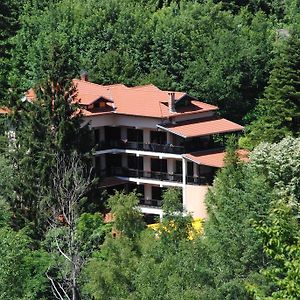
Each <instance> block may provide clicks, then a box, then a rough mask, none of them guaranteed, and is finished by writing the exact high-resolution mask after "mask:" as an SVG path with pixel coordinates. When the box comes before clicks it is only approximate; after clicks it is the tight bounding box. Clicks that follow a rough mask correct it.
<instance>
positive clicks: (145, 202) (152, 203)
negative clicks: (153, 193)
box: [139, 198, 162, 208]
mask: <svg viewBox="0 0 300 300" xmlns="http://www.w3.org/2000/svg"><path fill="white" fill-rule="evenodd" d="M139 205H141V206H146V207H154V208H161V206H162V200H156V199H143V198H141V199H140V203H139Z"/></svg>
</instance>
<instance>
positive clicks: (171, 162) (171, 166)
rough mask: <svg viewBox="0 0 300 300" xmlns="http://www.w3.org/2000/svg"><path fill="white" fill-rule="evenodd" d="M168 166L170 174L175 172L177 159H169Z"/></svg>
mask: <svg viewBox="0 0 300 300" xmlns="http://www.w3.org/2000/svg"><path fill="white" fill-rule="evenodd" d="M167 168H168V173H169V174H174V172H175V159H174V158H168V159H167Z"/></svg>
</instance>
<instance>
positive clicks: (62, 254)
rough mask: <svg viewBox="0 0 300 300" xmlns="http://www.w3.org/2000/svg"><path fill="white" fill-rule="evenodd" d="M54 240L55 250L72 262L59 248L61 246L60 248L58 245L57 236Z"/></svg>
mask: <svg viewBox="0 0 300 300" xmlns="http://www.w3.org/2000/svg"><path fill="white" fill-rule="evenodd" d="M55 242H56V246H57V250H58V251H59V253H60V254H61V255H62V256H63V257H64V258H65V259H67V260H68V261H70V262H72V260H71V258H70V257H69V256H68V255H67V254H65V253H64V252H63V251H62V250H61V248H60V246H59V244H58V241H57V238H55Z"/></svg>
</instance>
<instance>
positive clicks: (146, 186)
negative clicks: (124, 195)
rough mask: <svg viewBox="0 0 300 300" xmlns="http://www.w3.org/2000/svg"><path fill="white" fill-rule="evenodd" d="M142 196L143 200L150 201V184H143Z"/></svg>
mask: <svg viewBox="0 0 300 300" xmlns="http://www.w3.org/2000/svg"><path fill="white" fill-rule="evenodd" d="M144 194H145V195H144V198H145V200H150V199H152V189H151V185H150V184H144Z"/></svg>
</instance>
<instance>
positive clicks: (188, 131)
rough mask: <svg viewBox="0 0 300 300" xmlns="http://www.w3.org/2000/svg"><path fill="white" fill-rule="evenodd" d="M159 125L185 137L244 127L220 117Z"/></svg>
mask: <svg viewBox="0 0 300 300" xmlns="http://www.w3.org/2000/svg"><path fill="white" fill-rule="evenodd" d="M157 127H159V128H161V129H163V130H165V131H169V132H171V133H173V134H176V135H179V136H181V137H183V138H191V137H197V136H205V135H211V134H217V133H226V132H234V131H241V130H243V129H244V127H243V126H241V125H238V124H236V123H233V122H231V121H229V120H226V119H223V118H218V117H212V118H202V119H193V120H190V121H185V122H180V123H176V124H167V125H157Z"/></svg>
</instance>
